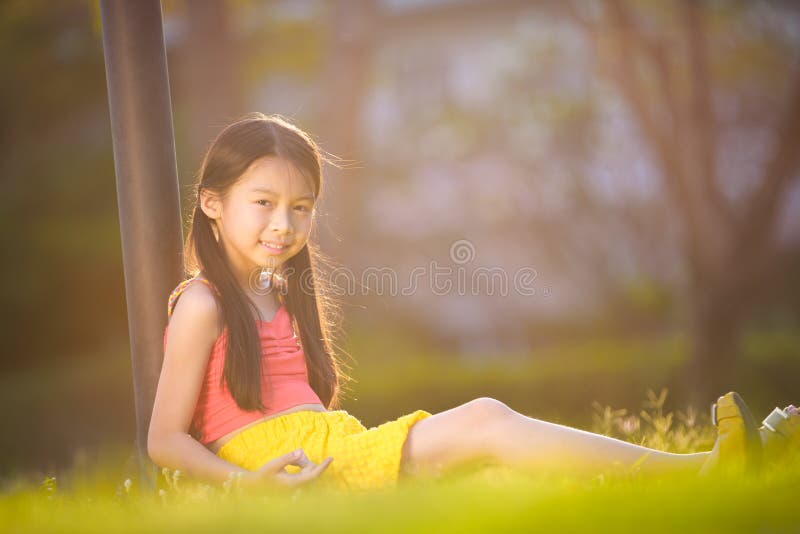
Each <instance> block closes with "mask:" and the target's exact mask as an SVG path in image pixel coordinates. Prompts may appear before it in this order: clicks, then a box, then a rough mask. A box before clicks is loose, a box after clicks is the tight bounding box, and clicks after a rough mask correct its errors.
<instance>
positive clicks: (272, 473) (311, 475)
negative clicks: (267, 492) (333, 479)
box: [242, 449, 333, 487]
mask: <svg viewBox="0 0 800 534" xmlns="http://www.w3.org/2000/svg"><path fill="white" fill-rule="evenodd" d="M331 461H333V457H331V456H329V457H327V458H325V460H323V461H322V462H320V463H319V464H315V463H314V462H312V461H311V460H309V459H308V457H307V456H306V453H305V452H304V451H303V449H298V450H296V451H293V452H290V453H287V454H284V455H283V456H278V457H277V458H275V459H273V460H270V461H269V462H267V463H265V464H264V465H262V466H261V467H259V468H258V470H256V471H252V472H250V473H247V474H246V476H244V477H243V478H242V481H245V480H247V482H248V483H250V484H252V485H255V486H260V485H263V484H265V483H266V484H269V483H276V484H277V485H282V486H289V487H294V486H299V485H300V484H304V483H306V482H309V481H311V480H314V479H315V478H317V477H318V476H320V475H321V474H322V472H323V471H325V469H327V467H328V466H329V465H330V463H331ZM287 465H296V466H297V467H299V468H300V471H299V472H297V473H287V472H286V471H285V469H284V468H285V467H286V466H287Z"/></svg>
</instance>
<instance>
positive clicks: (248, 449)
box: [148, 114, 800, 488]
mask: <svg viewBox="0 0 800 534" xmlns="http://www.w3.org/2000/svg"><path fill="white" fill-rule="evenodd" d="M321 162H322V157H321V155H320V153H319V150H318V148H317V146H316V144H315V143H314V141H313V140H312V139H311V138H310V137H309V135H307V134H306V133H304V132H303V131H301V130H300V129H298V128H297V127H296V126H294V125H293V124H291V123H289V122H288V121H286V120H285V119H283V118H281V117H279V116H265V115H262V114H255V115H252V116H248V117H247V118H245V119H243V120H240V121H237V122H235V123H234V124H231V125H229V126H228V127H226V128H225V129H224V130H223V131H222V132H221V133H220V134H219V136H218V137H217V138H216V140H215V141H214V143H213V144H212V145H211V147H210V148H209V150H208V152H207V154H206V156H205V158H204V161H203V165H202V168H201V171H200V174H199V177H198V182H197V184H196V189H195V193H196V204H195V206H194V212H193V214H192V217H191V226H190V231H189V235H188V239H187V246H186V258H187V263H188V265H189V267H190V268H189V272H190V273H192V274H193V276H192V278H190V279H188V280H185V281H184V282H182V283H181V284H180V285H179V286H178V287H177V288H176V289H175V290H174V291H173V292H172V294H171V295H170V297H169V301H168V308H167V314H168V318H169V324H168V325H167V328H166V329H165V331H164V362H163V367H162V371H161V376H160V378H159V383H158V389H157V392H156V397H155V404H154V407H153V413H152V419H151V422H150V428H149V435H148V453H149V455H150V457H151V458H152V460H153V461H154V462H155V463H156V464H158V465H160V466H162V467H169V468H172V469H180V470H181V471H183V472H185V473H188V474H189V475H194V476H197V477H200V478H203V479H210V480H215V481H222V480H225V479H226V478H227V477H228V476H229V475H230V473H232V472H237V473H242V477H243V479H242V480H243V482H245V483H249V484H252V485H259V484H267V483H278V484H286V485H295V484H300V483H304V482H307V481H310V480H312V479H315V478H317V477H320V481H322V480H327V481H328V482H330V483H334V484H335V485H337V486H340V487H344V488H379V487H383V486H387V485H392V484H394V483H396V481H397V479H398V477H399V476H400V475H401V474H405V475H415V474H417V475H422V474H437V473H441V472H443V471H447V470H448V469H449V468H451V467H454V466H457V465H459V464H461V463H463V462H467V461H471V460H481V459H488V460H496V461H499V462H501V463H504V464H508V465H511V466H516V467H519V468H520V469H530V470H536V471H537V472H541V471H543V470H556V471H559V472H560V471H564V472H566V471H582V472H587V471H588V472H596V471H601V470H603V469H604V468H608V467H611V466H613V465H620V466H623V467H630V466H633V465H638V467H639V469H641V470H642V471H646V472H658V471H666V470H677V469H688V470H694V471H698V472H699V471H701V470H702V471H704V472H705V471H711V470H712V469H715V468H716V467H718V466H730V467H733V466H738V467H741V466H748V467H753V466H754V465H755V464H757V462H758V460H759V458H760V456H761V451H762V438H761V436H760V435H759V430H758V428H757V427H756V425H755V422H754V420H753V418H752V416H751V415H750V414H749V411H748V410H747V408H746V406H744V403H743V402H742V401H741V399H740V398H739V397H738V395H736V394H735V393H729V394H727V395H725V396H723V397H720V399H719V401H718V402H717V403H716V405H715V408H716V417H715V424H716V425H717V428H718V434H719V437H718V439H717V443H716V444H715V446H714V449H713V450H712V451H711V452H707V453H697V454H671V453H666V452H661V451H656V450H651V449H647V448H645V447H640V446H637V445H634V444H631V443H627V442H623V441H620V440H616V439H613V438H609V437H606V436H602V435H597V434H592V433H589V432H585V431H581V430H578V429H574V428H570V427H566V426H562V425H558V424H553V423H549V422H545V421H540V420H537V419H532V418H530V417H526V416H524V415H522V414H520V413H518V412H515V411H514V410H512V409H511V408H509V407H508V406H506V405H505V404H503V403H502V402H500V401H497V400H494V399H491V398H478V399H475V400H473V401H471V402H468V403H466V404H463V405H461V406H457V407H455V408H453V409H450V410H447V411H444V412H441V413H438V414H435V415H432V414H430V413H428V412H426V411H424V410H417V411H415V412H413V413H410V414H407V415H403V416H402V417H399V418H398V419H396V420H394V421H389V422H387V423H384V424H382V425H380V426H377V427H374V428H370V429H367V428H365V427H364V426H363V425H362V424H361V423H360V422H359V421H358V420H357V419H356V418H355V417H353V416H351V415H349V414H348V413H347V412H345V411H343V410H336V409H333V408H336V407H337V406H338V395H339V389H340V381H341V380H342V379H343V378H344V374H343V372H342V370H341V368H340V367H341V365H340V362H339V360H338V359H337V354H336V351H335V350H334V345H333V342H332V340H331V332H332V326H333V319H332V305H331V302H330V300H329V299H328V298H327V295H329V293H326V285H325V280H324V277H323V276H321V274H320V269H319V261H320V255H319V252H318V250H317V249H316V247H315V245H314V243H313V242H312V240H310V239H309V238H310V235H311V231H312V227H313V220H314V214H315V206H316V204H317V202H318V200H319V198H320V194H321V193H322V173H321ZM777 412H780V414H779V415H778V416H776V417H777V419H773V421H772V424H768V425H766V426H769V427H770V428H774V427H776V432H772V431H768V430H763V429H762V430H763V433H764V436H765V437H764V441H765V442H769V443H770V444H772V445H774V444H776V443H779V444H780V443H783V442H789V441H790V440H794V443H796V442H797V441H798V432H797V430H798V427H800V425H798V424H797V421H798V420H800V417H798V416H797V412H796V410H795V409H794V407H789V408H788V409H787V410H786V411H780V410H777V409H776V413H777ZM773 415H774V414H773ZM782 448H785V447H782ZM738 467H737V468H738Z"/></svg>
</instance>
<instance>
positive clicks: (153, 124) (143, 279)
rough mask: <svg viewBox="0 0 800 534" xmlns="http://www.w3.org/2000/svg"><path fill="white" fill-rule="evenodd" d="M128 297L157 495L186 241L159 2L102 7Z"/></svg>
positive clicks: (140, 436) (143, 452) (139, 442)
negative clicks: (157, 439)
mask: <svg viewBox="0 0 800 534" xmlns="http://www.w3.org/2000/svg"><path fill="white" fill-rule="evenodd" d="M100 10H101V17H102V25H103V51H104V55H105V65H106V81H107V84H108V103H109V111H110V116H111V133H112V137H113V141H114V168H115V171H116V181H117V202H118V206H119V220H120V232H121V234H122V260H123V269H124V272H125V296H126V299H127V305H128V328H129V333H130V344H131V357H132V366H133V389H134V395H135V407H136V449H137V453H138V457H139V466H140V473H141V475H142V482H143V485H144V484H147V485H148V486H149V487H150V488H154V487H155V481H156V478H155V477H156V475H157V473H156V469H155V465H154V464H153V463H152V462H151V461H150V459H149V457H148V456H147V429H148V426H149V425H150V415H151V412H152V409H153V400H154V398H155V391H156V385H157V383H158V377H159V374H160V372H161V363H162V360H163V334H164V332H163V328H164V326H165V324H166V319H167V313H166V300H167V297H168V295H169V292H170V290H172V289H173V288H174V287H175V285H176V284H177V282H178V281H179V280H180V279H181V277H182V275H183V268H184V264H183V254H182V252H183V233H182V226H181V211H180V191H179V184H178V172H177V165H176V161H175V143H174V139H173V130H172V109H171V105H170V92H169V78H168V74H167V57H166V51H165V48H164V34H163V27H162V20H161V2H160V1H159V0H136V1H135V2H132V1H130V0H101V1H100Z"/></svg>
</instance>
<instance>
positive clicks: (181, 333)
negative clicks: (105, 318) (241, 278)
mask: <svg viewBox="0 0 800 534" xmlns="http://www.w3.org/2000/svg"><path fill="white" fill-rule="evenodd" d="M218 317H219V315H218V310H217V305H216V301H215V299H214V296H213V295H212V294H211V291H210V290H209V289H208V287H207V286H205V285H204V284H193V285H191V286H190V287H188V288H186V290H185V291H184V292H183V293H182V294H181V296H180V298H179V299H178V302H177V304H176V306H175V309H174V311H173V314H172V317H171V319H170V324H169V331H168V333H167V344H166V348H165V350H164V363H163V366H162V368H161V376H160V377H159V380H158V389H157V390H156V398H155V403H154V405H153V414H152V417H151V419H150V429H149V431H148V436H147V452H148V454H149V455H150V458H151V459H152V460H153V461H154V462H155V463H156V464H158V465H159V466H162V467H168V468H170V469H179V470H181V471H183V472H184V473H186V474H189V475H192V476H196V477H198V478H203V479H206V480H208V479H210V480H214V481H224V480H225V479H226V478H227V477H228V475H229V474H230V473H231V472H232V471H233V472H247V471H246V470H245V469H242V468H241V467H238V466H236V465H234V464H231V463H229V462H226V461H225V460H223V459H222V458H220V457H218V456H217V455H215V454H214V453H213V452H211V451H210V450H208V449H207V448H206V447H205V446H203V444H201V443H200V442H199V441H197V440H196V439H194V438H193V437H192V436H191V435H189V433H188V430H189V425H190V423H191V419H192V415H193V413H194V409H195V406H196V404H197V399H198V397H199V395H200V388H201V385H202V381H203V376H204V374H205V369H206V365H207V364H208V357H209V355H210V353H211V348H212V346H213V344H214V341H215V340H216V339H217V336H218V333H219V322H218V321H219V319H218Z"/></svg>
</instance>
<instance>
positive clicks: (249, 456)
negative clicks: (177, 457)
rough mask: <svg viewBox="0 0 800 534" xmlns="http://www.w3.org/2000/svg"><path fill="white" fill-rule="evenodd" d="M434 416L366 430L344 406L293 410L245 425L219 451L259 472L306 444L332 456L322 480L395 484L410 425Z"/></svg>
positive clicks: (343, 484) (318, 454)
mask: <svg viewBox="0 0 800 534" xmlns="http://www.w3.org/2000/svg"><path fill="white" fill-rule="evenodd" d="M430 415H431V414H430V413H428V412H426V411H425V410H417V411H415V412H413V413H410V414H407V415H404V416H402V417H399V418H397V419H395V420H394V421H388V422H386V423H383V424H382V425H379V426H376V427H372V428H370V429H367V428H366V427H365V426H364V425H362V424H361V421H359V420H358V419H356V418H355V417H353V416H352V415H350V414H348V413H347V412H346V411H344V410H335V411H328V412H314V411H300V412H293V413H289V414H286V415H281V416H278V417H275V418H272V419H267V420H266V421H263V422H261V423H258V424H256V425H254V426H251V427H249V428H246V429H244V430H243V431H241V432H239V433H238V434H236V435H235V436H234V437H233V438H231V440H230V441H228V442H227V443H225V444H224V445H223V446H222V448H220V450H219V451H217V456H219V457H220V458H222V459H223V460H226V461H228V462H230V463H232V464H235V465H238V466H240V467H243V468H244V469H248V470H250V471H255V470H257V469H258V468H259V467H261V466H262V465H264V464H265V463H267V462H269V461H270V460H272V459H274V458H276V457H278V456H281V455H283V454H286V453H289V452H291V451H293V450H295V449H300V448H302V449H303V451H305V453H306V456H308V458H309V459H310V460H311V461H312V462H315V463H319V462H321V461H323V460H324V459H325V458H327V457H328V456H332V457H333V461H332V462H331V464H330V465H329V466H328V468H327V469H326V470H325V471H324V472H323V473H322V474H321V475H320V477H319V479H318V483H322V484H331V485H333V486H335V487H338V488H340V489H348V490H349V489H356V490H358V489H378V488H383V487H388V486H394V485H395V484H396V483H397V479H398V476H399V471H400V459H401V454H402V451H403V444H404V443H405V441H406V437H407V436H408V430H409V428H411V426H412V425H413V424H414V423H416V422H417V421H420V420H422V419H425V418H426V417H430ZM286 471H287V472H289V473H294V472H297V471H299V468H298V467H296V466H291V465H290V466H287V467H286Z"/></svg>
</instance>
